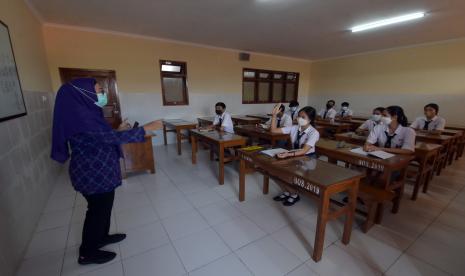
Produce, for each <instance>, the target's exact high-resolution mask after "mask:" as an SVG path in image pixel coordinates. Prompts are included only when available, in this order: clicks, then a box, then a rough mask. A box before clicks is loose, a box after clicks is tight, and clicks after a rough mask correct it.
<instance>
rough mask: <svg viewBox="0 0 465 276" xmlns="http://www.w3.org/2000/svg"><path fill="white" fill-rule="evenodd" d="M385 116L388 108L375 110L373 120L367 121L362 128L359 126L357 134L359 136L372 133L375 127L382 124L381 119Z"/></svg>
mask: <svg viewBox="0 0 465 276" xmlns="http://www.w3.org/2000/svg"><path fill="white" fill-rule="evenodd" d="M383 116H387V113H386V108H384V107H377V108H375V109H373V114H372V115H371V118H370V119H368V120H366V121H365V122H364V123H363V124H362V125H361V126H359V127H358V128H357V129H356V130H355V132H356V133H357V134H359V135H363V134H365V133H366V132H368V133H370V132H371V131H372V130H373V129H374V128H375V126H377V125H379V124H382V122H381V118H382V117H383Z"/></svg>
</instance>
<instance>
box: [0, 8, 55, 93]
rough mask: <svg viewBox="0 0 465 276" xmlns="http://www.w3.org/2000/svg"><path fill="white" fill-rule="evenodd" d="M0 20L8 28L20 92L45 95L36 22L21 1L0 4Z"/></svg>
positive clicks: (45, 78) (47, 84) (43, 59)
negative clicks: (33, 92) (21, 90)
mask: <svg viewBox="0 0 465 276" xmlns="http://www.w3.org/2000/svg"><path fill="white" fill-rule="evenodd" d="M0 20H2V21H3V22H4V23H5V24H7V25H8V27H9V30H10V36H11V40H12V44H13V50H14V53H15V59H16V64H17V66H18V72H19V77H20V80H21V85H22V87H23V89H24V90H30V91H43V92H48V91H50V89H51V86H50V74H49V72H48V71H47V70H46V68H48V65H47V59H46V56H45V47H44V42H43V36H42V31H41V29H42V27H41V24H40V22H39V21H38V20H37V19H36V18H35V17H34V15H33V14H32V13H31V11H30V10H29V9H28V7H27V6H26V4H25V3H24V1H17V0H0Z"/></svg>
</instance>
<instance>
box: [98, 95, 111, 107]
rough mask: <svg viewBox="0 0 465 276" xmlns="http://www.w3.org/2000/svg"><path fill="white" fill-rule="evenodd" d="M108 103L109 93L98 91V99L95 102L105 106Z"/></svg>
mask: <svg viewBox="0 0 465 276" xmlns="http://www.w3.org/2000/svg"><path fill="white" fill-rule="evenodd" d="M107 103H108V97H107V93H97V101H96V102H95V105H97V106H99V107H104V106H106V105H107Z"/></svg>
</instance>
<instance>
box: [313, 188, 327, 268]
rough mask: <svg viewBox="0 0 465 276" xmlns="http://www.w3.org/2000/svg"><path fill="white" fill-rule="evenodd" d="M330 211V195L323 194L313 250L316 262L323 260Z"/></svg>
mask: <svg viewBox="0 0 465 276" xmlns="http://www.w3.org/2000/svg"><path fill="white" fill-rule="evenodd" d="M328 210H329V195H328V194H327V193H326V192H323V194H322V196H321V201H320V206H319V208H318V220H317V224H316V234H315V243H314V244H315V246H314V248H313V256H312V259H313V260H314V261H315V262H318V261H320V260H321V255H322V254H323V246H324V242H325V230H326V222H327V221H328Z"/></svg>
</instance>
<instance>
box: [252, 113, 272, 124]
mask: <svg viewBox="0 0 465 276" xmlns="http://www.w3.org/2000/svg"><path fill="white" fill-rule="evenodd" d="M246 116H247V117H251V118H257V119H260V120H261V121H262V123H265V122H267V121H268V120H269V119H271V116H269V115H267V114H252V115H246Z"/></svg>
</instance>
